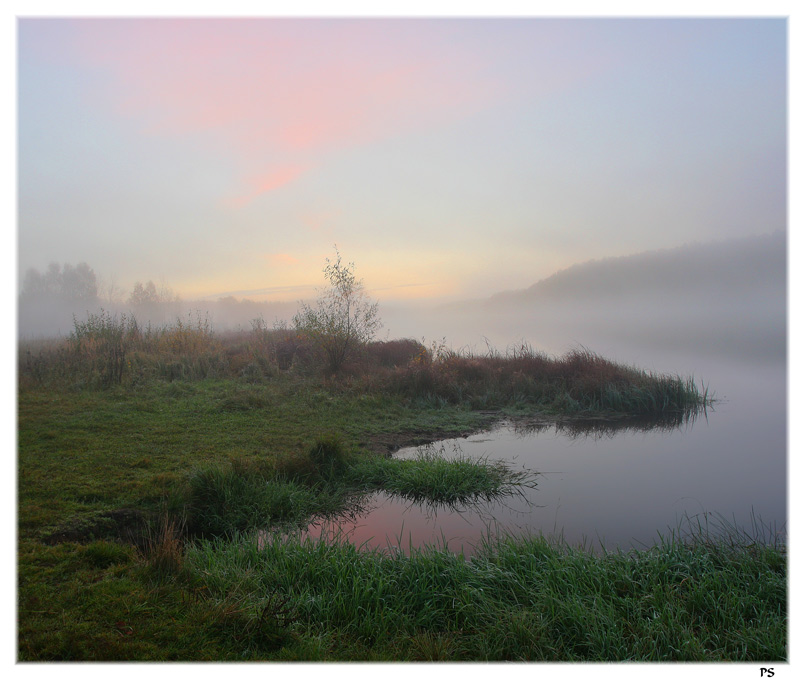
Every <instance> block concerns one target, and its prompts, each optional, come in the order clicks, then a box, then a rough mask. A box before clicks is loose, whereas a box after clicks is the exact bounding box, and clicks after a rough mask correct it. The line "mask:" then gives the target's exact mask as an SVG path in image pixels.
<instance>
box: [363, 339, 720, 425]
mask: <svg viewBox="0 0 805 680" xmlns="http://www.w3.org/2000/svg"><path fill="white" fill-rule="evenodd" d="M374 380H375V381H376V383H375V384H376V385H378V386H379V387H380V388H381V389H386V390H389V391H391V392H395V393H398V394H400V395H404V396H407V397H409V398H414V399H420V400H425V401H427V402H429V403H430V404H432V405H434V406H437V407H438V406H439V405H440V404H441V405H447V404H452V403H467V404H469V405H470V407H471V408H490V407H492V406H493V405H507V406H515V407H519V408H526V407H531V408H535V407H536V408H539V409H541V410H543V411H548V412H553V413H565V414H573V415H583V414H594V413H610V414H628V415H631V416H650V417H664V418H674V419H676V420H679V421H681V420H683V419H684V418H686V417H689V416H690V414H691V413H694V414H695V413H697V412H698V411H700V410H702V409H703V408H705V407H706V406H707V405H708V404H709V403H710V402H711V401H712V399H711V397H710V396H709V395H708V391H707V390H706V389H703V391H700V390H699V389H698V387H697V386H696V383H695V382H694V380H693V378H682V377H680V376H672V375H657V374H652V373H648V372H645V371H641V370H639V369H637V368H633V367H629V366H624V365H622V364H618V363H615V362H612V361H610V360H608V359H605V358H603V357H601V356H600V355H598V354H596V353H594V352H592V351H590V350H588V349H585V348H581V349H576V350H572V351H570V352H568V353H567V354H565V355H564V356H561V357H558V358H552V357H548V356H547V355H545V354H544V353H541V352H536V351H534V350H533V349H532V348H530V347H529V346H528V345H522V346H520V347H515V348H509V350H507V352H506V353H504V354H501V353H499V352H497V351H494V350H490V351H489V352H488V354H486V355H483V356H477V355H474V354H471V353H462V352H455V351H445V350H442V351H441V352H440V353H439V354H438V355H437V356H436V357H433V356H431V355H429V354H426V355H422V356H420V358H419V359H418V360H416V361H413V362H411V363H409V364H408V365H407V366H405V367H398V368H395V369H393V370H391V371H388V372H386V373H385V374H381V373H376V374H375V376H374ZM370 382H371V380H370Z"/></svg>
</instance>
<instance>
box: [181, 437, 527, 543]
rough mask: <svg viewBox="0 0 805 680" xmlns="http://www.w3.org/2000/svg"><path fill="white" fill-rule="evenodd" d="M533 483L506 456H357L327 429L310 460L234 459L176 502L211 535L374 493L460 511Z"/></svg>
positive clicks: (309, 513) (329, 512) (194, 478)
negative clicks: (272, 462) (504, 459)
mask: <svg viewBox="0 0 805 680" xmlns="http://www.w3.org/2000/svg"><path fill="white" fill-rule="evenodd" d="M533 486H536V475H535V474H534V473H531V472H529V471H526V470H514V469H513V468H512V467H511V466H509V465H507V464H506V463H504V462H501V461H495V462H493V461H489V460H486V459H472V458H465V457H459V458H453V459H449V460H448V459H446V458H444V457H443V456H442V455H440V454H439V452H438V451H434V450H426V451H424V452H421V453H420V454H419V455H418V456H417V457H416V458H414V459H408V460H399V459H395V458H386V457H381V456H367V455H363V456H357V455H355V454H352V453H350V452H349V451H348V450H347V449H346V447H345V445H344V443H343V441H342V439H341V438H340V437H339V436H338V435H335V434H325V435H322V436H320V437H318V438H317V439H316V440H315V442H314V444H313V445H312V446H311V448H310V450H309V452H308V455H307V456H306V457H302V458H301V459H300V458H295V457H289V458H288V459H286V460H285V461H284V462H283V463H282V464H280V465H269V464H266V463H261V462H255V461H245V460H242V459H234V460H231V461H229V462H227V463H224V464H215V465H208V466H205V467H200V468H197V469H196V470H194V471H193V472H192V473H191V474H190V475H189V476H188V479H187V481H186V483H185V484H184V485H182V486H180V487H179V488H178V489H177V491H176V492H175V493H174V497H173V498H172V499H171V500H170V502H169V505H170V506H171V507H173V508H174V511H176V510H177V509H179V508H181V512H182V513H183V515H184V516H185V517H186V518H187V526H188V529H189V532H190V533H191V535H194V536H204V537H208V536H227V535H232V534H234V533H237V532H242V531H247V530H253V529H266V528H270V527H274V526H282V527H286V528H287V527H293V526H296V527H304V526H307V525H309V524H311V523H312V522H314V521H315V520H317V519H321V518H332V517H337V516H339V515H349V514H355V513H356V512H357V511H358V510H359V509H360V508H362V507H363V504H364V503H365V498H364V497H365V496H366V494H368V493H371V492H375V491H385V492H386V493H388V494H391V495H394V496H398V497H400V498H403V499H405V500H409V501H411V502H414V503H423V504H427V505H429V506H432V507H440V506H441V507H449V508H454V509H455V508H458V507H463V506H469V505H473V504H477V503H482V502H489V501H493V500H500V499H502V498H505V497H509V496H513V495H518V494H519V495H522V493H523V491H524V489H525V488H531V487H533Z"/></svg>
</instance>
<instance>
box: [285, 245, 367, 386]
mask: <svg viewBox="0 0 805 680" xmlns="http://www.w3.org/2000/svg"><path fill="white" fill-rule="evenodd" d="M335 256H336V257H335V261H330V259H329V258H327V259H326V262H327V265H326V266H325V267H324V278H325V279H326V280H327V283H328V284H329V285H328V286H327V287H326V288H324V289H322V290H319V291H318V293H319V297H318V299H317V300H316V303H315V305H313V306H310V305H308V304H307V303H305V302H300V303H299V310H298V311H297V313H296V314H295V315H294V317H293V324H294V327H295V328H296V330H297V332H299V333H302V334H304V335H306V336H308V337H309V338H310V339H311V340H312V342H313V343H314V344H315V345H317V346H318V347H319V348H320V349H321V350H322V351H323V352H324V355H325V357H326V359H327V363H328V367H329V369H330V370H331V371H332V372H336V371H338V370H339V369H340V368H341V366H342V365H343V364H344V362H345V361H346V360H347V359H348V358H349V357H350V356H352V355H353V354H354V353H355V352H356V351H357V350H358V349H359V348H360V347H362V346H364V345H365V344H366V343H367V342H369V341H370V340H372V338H373V337H374V335H375V333H376V332H377V330H378V329H379V328H380V327H381V326H382V323H381V321H380V318H379V316H378V311H377V302H371V301H370V300H369V299H368V297H367V296H366V293H365V291H364V288H363V282H362V281H360V280H359V279H356V278H355V264H354V263H352V262H350V263H349V264H347V265H344V264H342V263H341V254H340V253H339V252H338V248H336V250H335Z"/></svg>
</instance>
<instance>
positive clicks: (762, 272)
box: [486, 232, 786, 307]
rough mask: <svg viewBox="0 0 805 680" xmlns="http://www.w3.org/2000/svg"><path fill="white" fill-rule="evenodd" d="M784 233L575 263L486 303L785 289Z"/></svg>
mask: <svg viewBox="0 0 805 680" xmlns="http://www.w3.org/2000/svg"><path fill="white" fill-rule="evenodd" d="M785 283H786V244H785V234H784V233H783V232H775V233H774V234H771V235H767V236H753V237H749V238H743V239H736V240H731V241H722V242H717V243H708V244H689V245H684V246H681V247H679V248H673V249H668V250H656V251H651V252H644V253H638V254H636V255H627V256H623V257H610V258H606V259H601V260H592V261H588V262H583V263H580V264H575V265H573V266H571V267H568V268H567V269H563V270H561V271H558V272H556V273H555V274H553V275H551V276H549V277H547V278H545V279H542V280H541V281H539V282H537V283H535V284H534V285H533V286H530V287H529V288H526V289H525V290H520V291H511V292H503V293H498V294H495V295H493V296H492V297H491V298H489V300H488V301H487V302H486V306H488V307H497V306H499V305H512V304H514V305H516V304H529V303H558V302H571V301H572V302H584V301H605V300H609V301H617V300H620V301H628V300H629V299H632V298H635V297H645V296H651V295H657V296H660V297H661V298H662V299H664V300H668V299H669V298H671V297H674V296H685V297H688V296H692V297H694V298H696V297H699V296H701V297H714V296H721V297H736V296H737V297H740V296H742V295H750V296H754V295H756V294H757V293H758V292H761V291H769V292H772V291H777V292H780V293H782V292H783V291H784V290H785Z"/></svg>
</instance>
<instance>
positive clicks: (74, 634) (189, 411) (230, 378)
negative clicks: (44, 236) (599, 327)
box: [17, 313, 787, 661]
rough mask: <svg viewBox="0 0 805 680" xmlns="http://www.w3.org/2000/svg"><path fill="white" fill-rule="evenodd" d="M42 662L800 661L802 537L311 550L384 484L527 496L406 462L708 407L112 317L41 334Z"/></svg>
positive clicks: (623, 387) (610, 372) (602, 371)
mask: <svg viewBox="0 0 805 680" xmlns="http://www.w3.org/2000/svg"><path fill="white" fill-rule="evenodd" d="M18 381H19V387H18V536H17V538H18V612H17V614H18V658H19V660H20V661H56V660H60V661H62V660H96V661H124V660H137V661H147V660H149V661H170V660H181V661H202V660H219V661H220V660H226V661H235V660H302V661H310V660H324V661H335V660H339V661H344V660H375V661H383V660H389V661H391V660H394V661H414V660H454V661H455V660H528V661H596V660H597V661H623V660H651V661H680V660H694V661H728V660H729V661H761V660H763V661H780V660H784V659H785V658H786V657H787V648H786V631H787V623H786V621H787V618H786V617H787V613H786V611H787V610H786V574H787V570H786V567H787V556H786V550H785V546H784V545H782V544H780V543H778V542H776V541H775V540H771V539H769V537H766V536H764V534H763V532H762V531H758V532H754V533H745V532H743V531H740V530H738V529H737V528H735V527H730V526H729V525H728V524H725V525H723V526H720V527H710V526H706V527H702V526H701V525H693V526H688V527H685V528H684V530H680V531H679V532H678V533H676V534H673V535H671V536H669V537H668V538H667V539H664V540H662V541H659V542H658V543H657V544H656V545H655V546H652V547H650V548H648V549H645V550H641V551H636V550H631V551H614V552H606V553H604V554H594V553H593V552H591V551H590V550H587V549H585V548H584V547H582V546H570V545H567V544H564V543H563V542H561V541H558V540H555V539H551V538H549V537H543V536H510V535H501V536H492V535H490V536H489V538H488V540H487V541H486V542H485V544H484V545H483V546H482V547H481V549H480V550H478V552H477V553H476V554H474V555H472V556H471V557H470V556H464V555H461V554H454V553H452V552H450V551H448V550H446V549H445V548H444V547H443V546H439V545H435V546H431V547H428V548H425V549H418V550H414V551H411V552H410V554H404V553H403V552H402V551H401V550H394V549H390V550H387V551H379V550H368V549H361V548H360V546H354V545H352V544H350V543H349V542H347V541H345V540H339V539H338V538H337V537H336V538H332V539H331V540H313V539H311V538H310V537H308V536H305V535H304V533H303V530H304V528H305V527H306V526H308V524H310V522H311V521H314V520H316V519H320V518H327V517H337V516H339V515H340V514H342V513H349V512H351V511H355V509H356V508H359V507H360V504H361V501H362V498H363V497H364V496H365V494H366V493H368V492H371V491H373V490H383V491H385V492H386V493H390V494H395V495H398V496H400V497H403V498H406V499H410V500H411V501H412V502H424V503H434V504H439V505H441V506H444V507H451V506H458V505H460V504H462V503H472V502H483V501H485V500H489V499H495V498H499V497H504V496H506V495H507V494H516V493H518V492H519V490H520V489H522V488H524V487H525V486H527V485H529V484H533V483H534V478H533V476H532V475H531V474H530V473H529V472H527V471H522V470H514V469H512V468H510V467H507V466H506V465H505V464H502V463H499V462H495V461H486V460H481V461H479V460H472V459H460V460H451V461H447V460H444V459H441V458H440V457H438V456H422V457H420V458H418V459H415V460H398V459H395V458H393V457H391V456H390V454H391V453H392V452H393V451H394V450H396V449H397V448H399V447H400V446H403V445H410V444H420V443H424V442H430V441H436V440H438V439H441V438H446V437H456V436H461V435H466V434H469V433H471V432H474V431H477V430H478V429H480V428H483V427H486V426H489V425H490V424H492V423H494V422H496V421H497V420H500V419H501V418H504V417H506V418H512V419H515V420H516V419H518V418H528V417H533V416H534V415H535V414H538V415H540V417H544V418H550V419H554V420H557V421H561V422H567V423H570V424H572V423H574V422H582V421H584V420H585V419H589V418H597V419H614V420H627V419H635V420H637V419H639V420H643V421H645V420H646V419H650V420H651V421H652V422H657V423H664V424H666V425H667V424H671V425H673V424H678V423H682V422H684V421H685V419H687V418H690V417H694V416H695V415H696V413H697V412H698V411H699V410H700V409H702V408H703V407H704V406H705V405H706V404H707V402H708V400H709V399H710V397H709V395H708V392H707V390H706V389H705V388H704V387H701V388H698V387H697V385H696V383H695V382H694V381H693V379H692V378H682V377H679V376H666V375H654V374H650V373H647V372H645V371H642V370H640V369H638V368H636V367H630V366H623V365H620V364H616V363H613V362H611V361H608V360H606V359H605V358H603V357H600V356H598V355H596V354H595V353H593V352H590V351H587V350H585V349H579V350H576V351H572V352H569V353H568V354H566V355H564V356H561V357H549V356H546V355H544V354H542V353H540V352H537V351H534V350H533V349H531V348H529V347H527V346H520V347H514V348H509V349H508V350H507V351H506V352H503V353H498V352H494V351H490V352H487V353H486V354H484V355H474V354H471V353H468V352H460V351H453V350H450V349H447V348H446V347H444V346H443V345H431V346H430V347H427V346H425V345H424V344H423V343H421V342H418V341H415V340H410V339H407V340H393V341H386V342H372V343H366V344H363V345H362V346H361V347H360V351H357V352H355V353H354V354H353V355H352V356H351V357H350V359H349V361H347V362H345V363H344V364H343V365H342V366H339V369H338V371H335V372H334V371H331V370H328V362H327V361H326V358H325V357H323V356H322V354H321V350H320V348H319V347H317V346H316V344H315V343H314V342H311V340H310V338H307V337H305V336H304V334H300V333H298V332H297V331H296V330H294V329H292V328H288V327H278V328H273V329H269V328H267V327H266V325H265V323H263V322H262V321H261V320H256V321H255V322H254V323H253V324H252V328H251V329H250V330H246V331H241V332H236V333H228V334H223V333H215V332H213V330H212V329H211V326H210V324H209V322H208V321H207V320H206V319H204V318H201V317H199V316H196V317H192V316H191V317H188V318H187V319H183V320H177V321H176V322H175V323H174V324H171V325H169V326H164V327H159V328H153V327H150V326H146V327H143V326H142V325H141V324H138V322H137V321H136V320H135V319H134V318H133V317H127V316H125V315H116V316H112V315H110V314H106V313H101V314H97V315H90V316H89V317H88V319H87V321H85V322H79V321H76V323H75V326H74V329H73V332H72V333H71V334H70V336H69V337H66V338H61V339H53V340H39V341H28V342H24V343H21V344H20V348H19V363H18Z"/></svg>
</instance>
